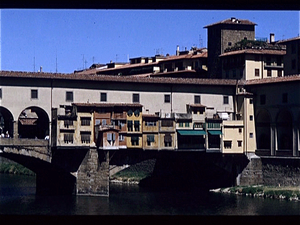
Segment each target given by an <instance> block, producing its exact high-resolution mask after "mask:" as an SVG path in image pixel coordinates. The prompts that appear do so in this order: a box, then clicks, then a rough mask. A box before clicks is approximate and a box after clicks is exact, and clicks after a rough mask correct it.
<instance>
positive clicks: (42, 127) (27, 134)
mask: <svg viewBox="0 0 300 225" xmlns="http://www.w3.org/2000/svg"><path fill="white" fill-rule="evenodd" d="M18 133H19V138H37V139H44V138H45V137H46V136H47V135H49V117H48V114H47V113H46V112H45V111H44V110H43V109H41V108H39V107H28V108H26V109H24V110H23V111H22V112H21V114H20V115H19V119H18Z"/></svg>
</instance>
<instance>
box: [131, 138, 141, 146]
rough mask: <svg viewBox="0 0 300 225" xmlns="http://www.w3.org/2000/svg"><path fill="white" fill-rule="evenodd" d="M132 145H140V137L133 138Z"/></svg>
mask: <svg viewBox="0 0 300 225" xmlns="http://www.w3.org/2000/svg"><path fill="white" fill-rule="evenodd" d="M131 145H132V146H135V145H139V137H138V136H132V137H131Z"/></svg>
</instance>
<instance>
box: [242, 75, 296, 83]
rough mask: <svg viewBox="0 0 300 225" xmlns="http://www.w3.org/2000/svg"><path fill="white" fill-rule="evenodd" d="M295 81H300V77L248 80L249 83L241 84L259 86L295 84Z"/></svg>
mask: <svg viewBox="0 0 300 225" xmlns="http://www.w3.org/2000/svg"><path fill="white" fill-rule="evenodd" d="M295 81H300V75H292V76H284V77H270V78H264V79H256V80H247V81H241V82H240V84H244V85H258V84H271V83H284V82H295Z"/></svg>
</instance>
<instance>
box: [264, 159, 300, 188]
mask: <svg viewBox="0 0 300 225" xmlns="http://www.w3.org/2000/svg"><path fill="white" fill-rule="evenodd" d="M261 161H262V171H263V183H264V185H269V186H299V185H300V159H299V158H280V159H276V158H275V157H272V158H271V157H270V158H262V160H261Z"/></svg>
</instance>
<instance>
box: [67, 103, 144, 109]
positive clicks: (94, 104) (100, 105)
mask: <svg viewBox="0 0 300 225" xmlns="http://www.w3.org/2000/svg"><path fill="white" fill-rule="evenodd" d="M72 105H75V106H79V107H99V108H103V107H143V105H141V104H139V103H72Z"/></svg>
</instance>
